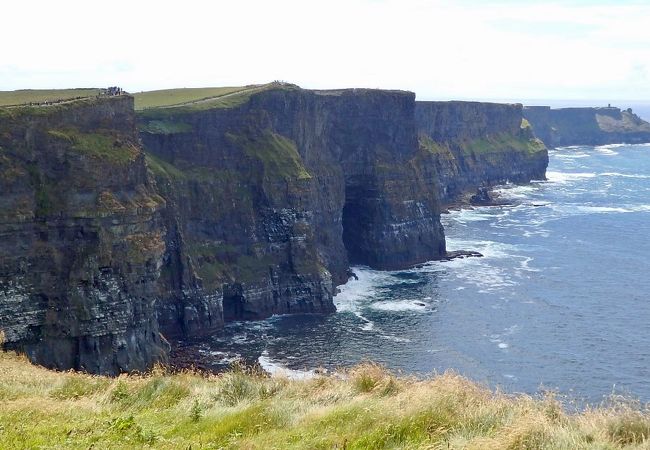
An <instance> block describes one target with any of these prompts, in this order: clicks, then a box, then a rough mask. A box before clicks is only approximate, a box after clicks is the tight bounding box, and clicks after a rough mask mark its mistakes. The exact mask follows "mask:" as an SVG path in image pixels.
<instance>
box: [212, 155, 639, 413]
mask: <svg viewBox="0 0 650 450" xmlns="http://www.w3.org/2000/svg"><path fill="white" fill-rule="evenodd" d="M547 178H548V180H546V181H542V180H539V181H534V182H533V183H531V184H530V185H526V186H514V185H506V186H503V187H501V188H499V189H498V192H499V194H500V195H501V196H502V198H504V199H508V200H509V201H510V202H511V205H509V206H499V207H479V208H474V209H464V210H461V211H454V212H451V213H449V214H445V215H443V223H444V226H445V230H446V235H447V247H448V249H449V250H457V249H464V250H477V251H479V252H481V253H482V254H483V255H484V257H483V258H468V259H457V260H454V261H449V262H430V263H427V264H424V265H422V266H420V267H417V268H414V269H411V270H402V271H394V272H382V271H376V270H372V269H369V268H367V267H355V268H354V272H355V273H356V274H357V276H358V278H359V279H358V280H354V279H352V280H351V281H350V282H349V283H348V284H346V285H344V286H341V288H340V293H339V294H338V295H337V296H336V297H335V303H336V306H337V309H338V312H337V313H335V314H332V315H329V316H319V315H301V316H278V317H273V318H271V319H268V320H264V321H260V322H247V323H232V324H229V325H228V326H227V329H226V330H225V332H224V334H223V335H221V336H215V337H214V338H213V339H212V340H211V341H209V342H207V343H205V344H202V348H201V349H200V351H201V352H203V353H205V355H206V356H208V357H211V358H213V360H214V361H215V364H223V365H226V364H228V363H229V362H231V361H233V360H234V359H236V358H238V357H243V358H245V359H247V360H249V361H258V362H259V363H260V364H261V365H262V366H263V367H265V368H266V369H267V370H269V371H276V370H281V369H284V370H287V371H288V374H289V375H291V376H296V377H300V376H307V375H308V374H309V373H310V372H311V371H313V370H314V369H316V368H319V367H322V368H326V369H336V368H339V367H347V366H350V365H354V364H356V363H359V362H361V361H364V360H372V361H376V362H379V363H381V364H384V365H386V366H387V367H388V368H390V369H392V370H394V371H397V372H401V373H405V374H416V375H419V376H428V375H431V374H434V373H441V372H444V371H447V370H453V371H456V372H458V373H460V374H462V375H465V376H467V377H469V378H470V379H472V380H475V381H477V382H480V383H483V384H485V385H487V386H489V387H490V388H493V389H494V388H499V389H501V390H503V391H506V392H525V393H530V394H535V393H539V392H542V391H547V390H552V391H555V392H557V393H558V394H559V395H560V396H563V397H564V398H568V399H570V400H571V401H576V402H578V403H580V404H585V403H588V404H598V403H600V402H602V401H604V400H606V399H607V398H609V397H610V396H611V395H612V394H614V395H626V396H631V397H633V398H636V399H639V400H641V401H642V402H649V401H650V145H633V146H630V145H608V146H602V147H570V148H560V149H555V150H551V151H550V164H549V168H548V172H547Z"/></svg>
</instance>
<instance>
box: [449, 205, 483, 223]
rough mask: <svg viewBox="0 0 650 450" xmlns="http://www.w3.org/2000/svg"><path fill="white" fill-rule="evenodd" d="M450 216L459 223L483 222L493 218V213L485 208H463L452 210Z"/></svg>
mask: <svg viewBox="0 0 650 450" xmlns="http://www.w3.org/2000/svg"><path fill="white" fill-rule="evenodd" d="M450 217H451V218H452V219H453V220H455V221H456V222H458V223H467V222H482V221H485V220H490V219H492V217H493V215H492V214H487V213H485V211H484V210H483V208H476V209H461V210H458V211H452V212H450Z"/></svg>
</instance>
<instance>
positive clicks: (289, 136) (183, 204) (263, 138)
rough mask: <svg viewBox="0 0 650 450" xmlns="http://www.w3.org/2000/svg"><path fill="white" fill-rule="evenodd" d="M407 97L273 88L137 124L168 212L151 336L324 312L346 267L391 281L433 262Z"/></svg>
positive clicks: (428, 190) (430, 208) (434, 223)
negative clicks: (158, 329)
mask: <svg viewBox="0 0 650 450" xmlns="http://www.w3.org/2000/svg"><path fill="white" fill-rule="evenodd" d="M414 107H415V102H414V95H413V94H412V93H406V92H388V91H373V90H343V91H306V90H302V89H299V88H296V87H293V86H278V87H275V88H272V89H269V90H266V91H263V92H259V93H255V94H254V95H252V96H250V98H248V99H246V101H244V102H243V103H242V104H241V105H237V106H235V107H231V108H223V107H213V108H210V107H202V108H198V109H193V108H161V109H155V110H147V111H145V112H143V113H142V114H141V119H140V120H141V130H142V132H141V136H142V140H143V142H144V144H145V147H146V149H147V151H148V152H149V153H150V155H151V156H150V166H151V168H152V170H153V172H154V174H155V176H156V180H157V185H158V186H159V189H160V192H161V194H162V195H163V196H164V197H165V198H166V199H167V202H168V210H167V212H166V214H167V217H168V223H170V224H172V226H170V228H169V233H168V235H167V242H168V246H167V247H168V256H167V258H166V263H165V265H164V267H163V277H162V278H161V286H163V291H164V292H163V294H164V298H165V300H164V301H162V302H161V303H160V311H161V318H162V322H161V323H163V325H164V327H163V328H164V329H165V330H166V331H167V332H168V333H170V334H179V335H184V336H192V335H196V334H201V333H204V332H207V331H209V328H210V326H211V325H215V324H216V325H218V321H215V320H213V317H214V316H215V315H218V310H219V309H220V305H221V304H223V318H224V320H226V321H228V320H241V319H258V318H263V317H268V316H270V315H271V314H278V313H295V312H331V311H333V310H334V305H333V301H332V297H333V295H334V293H335V287H336V285H338V284H341V283H343V282H345V281H346V280H347V276H348V275H347V273H348V268H349V264H350V262H352V263H356V264H366V265H369V266H371V267H376V268H379V269H397V268H402V267H407V266H410V265H413V264H416V263H420V262H424V261H427V260H431V259H435V258H438V257H440V256H443V255H444V254H445V243H444V234H443V231H442V227H441V225H440V221H439V209H438V204H437V201H436V197H435V192H434V191H433V187H432V185H431V183H430V182H428V180H425V179H424V178H423V175H422V173H421V172H420V170H419V167H418V165H417V158H418V156H419V154H420V153H421V150H420V149H419V147H418V142H417V139H416V128H415V120H414Z"/></svg>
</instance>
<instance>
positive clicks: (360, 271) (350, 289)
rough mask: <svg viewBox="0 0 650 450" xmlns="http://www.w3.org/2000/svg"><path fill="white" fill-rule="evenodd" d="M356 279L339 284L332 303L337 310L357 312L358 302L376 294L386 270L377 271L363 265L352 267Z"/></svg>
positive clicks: (384, 278)
mask: <svg viewBox="0 0 650 450" xmlns="http://www.w3.org/2000/svg"><path fill="white" fill-rule="evenodd" d="M353 271H354V273H355V275H356V276H357V279H354V278H350V280H349V281H348V282H347V283H346V284H344V285H342V286H339V292H338V293H337V294H336V295H335V296H334V304H335V305H336V309H337V310H338V311H348V312H352V313H355V312H359V303H360V302H363V301H367V300H369V299H372V298H374V297H375V296H376V295H377V294H378V286H379V285H380V284H381V282H382V281H385V280H386V279H387V277H388V275H387V273H386V272H378V271H376V270H371V269H368V268H365V267H354V268H353Z"/></svg>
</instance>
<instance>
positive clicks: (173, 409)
mask: <svg viewBox="0 0 650 450" xmlns="http://www.w3.org/2000/svg"><path fill="white" fill-rule="evenodd" d="M0 379H1V380H2V383H0V447H2V448H12V449H22V448H90V447H92V448H124V449H128V448H134V449H135V448H159V449H178V448H184V449H187V448H196V449H199V448H206V449H218V448H228V449H241V448H246V449H271V448H278V449H280V448H282V449H285V448H288V449H291V448H295V449H304V448H314V449H317V448H322V449H332V448H339V449H342V448H347V449H381V448H404V449H406V448H409V449H417V448H421V449H437V448H440V449H447V448H454V449H457V448H473V449H603V450H605V449H618V448H626V449H641V448H647V444H648V442H649V441H648V438H649V437H650V415H649V414H648V412H647V411H641V410H639V409H638V408H636V407H635V406H634V405H633V404H632V403H624V402H618V403H616V404H614V405H613V406H610V407H607V408H604V407H603V408H596V409H588V410H586V411H584V412H582V413H580V414H573V415H570V414H567V413H566V412H565V411H563V409H562V407H561V405H560V404H559V402H558V401H557V400H556V399H555V398H554V397H553V396H550V395H549V396H546V397H542V398H531V397H528V396H524V395H517V396H510V395H505V394H501V393H492V392H490V391H489V390H487V389H485V388H482V387H480V386H478V385H476V384H474V383H472V382H470V381H468V380H466V379H464V378H462V377H460V376H458V375H454V374H445V375H441V376H436V377H433V378H429V379H420V380H419V379H415V378H398V377H395V376H393V375H391V374H390V373H388V372H386V371H385V370H383V369H381V368H380V367H378V366H375V365H372V364H365V365H362V366H359V367H356V368H353V369H351V370H349V371H346V372H344V373H342V374H339V375H330V376H320V375H319V376H315V377H313V378H311V379H305V380H289V379H287V378H283V377H272V378H271V377H268V376H265V375H264V374H262V373H260V372H256V371H251V370H246V369H243V368H241V367H238V366H236V367H234V369H233V370H231V371H230V372H228V373H225V374H222V375H219V376H213V375H212V376H211V375H201V374H197V373H191V372H184V373H178V374H175V375H170V374H166V373H165V372H164V370H161V369H154V370H153V371H152V372H151V373H150V374H147V375H142V376H137V375H130V376H126V375H122V376H120V377H118V378H105V377H97V376H89V375H83V374H78V373H71V372H68V373H57V372H52V371H48V370H46V369H43V368H39V367H36V366H33V365H31V364H30V363H28V362H27V361H26V359H25V358H23V357H18V356H15V355H13V354H8V353H2V354H0Z"/></svg>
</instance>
